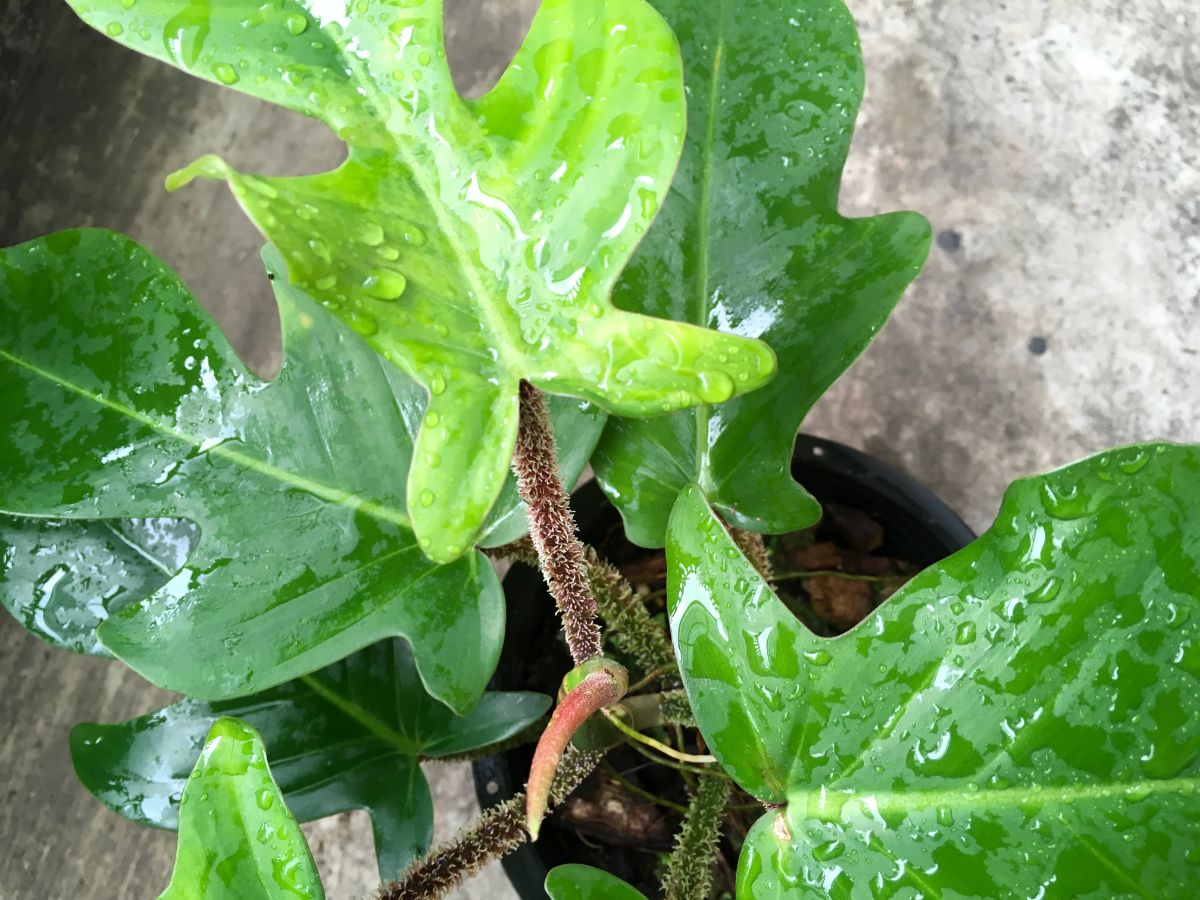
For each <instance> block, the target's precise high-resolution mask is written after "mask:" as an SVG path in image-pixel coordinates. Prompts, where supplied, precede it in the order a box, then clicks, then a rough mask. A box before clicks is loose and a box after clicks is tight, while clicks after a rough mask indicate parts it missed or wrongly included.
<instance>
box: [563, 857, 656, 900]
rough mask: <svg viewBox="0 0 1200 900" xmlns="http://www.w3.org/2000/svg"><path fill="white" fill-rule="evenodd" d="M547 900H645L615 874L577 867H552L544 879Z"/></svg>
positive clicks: (638, 892)
mask: <svg viewBox="0 0 1200 900" xmlns="http://www.w3.org/2000/svg"><path fill="white" fill-rule="evenodd" d="M546 893H547V894H549V895H550V900H646V895H645V894H643V893H642V892H641V891H639V890H637V889H636V888H634V887H631V886H630V885H628V884H626V883H625V882H624V881H622V880H621V879H620V878H617V877H616V876H615V875H609V874H608V873H607V872H605V871H603V870H601V869H594V868H592V867H591V866H582V865H578V864H572V865H566V866H555V867H554V868H553V869H551V870H550V873H549V874H548V875H547V876H546Z"/></svg>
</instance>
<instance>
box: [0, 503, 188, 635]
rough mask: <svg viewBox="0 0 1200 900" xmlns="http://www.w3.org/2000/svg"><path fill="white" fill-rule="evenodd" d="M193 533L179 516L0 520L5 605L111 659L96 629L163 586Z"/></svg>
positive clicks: (34, 627)
mask: <svg viewBox="0 0 1200 900" xmlns="http://www.w3.org/2000/svg"><path fill="white" fill-rule="evenodd" d="M196 536H197V535H196V530H195V527H194V526H193V525H192V524H191V523H190V522H187V521H182V520H179V519H105V520H100V521H80V520H71V519H30V518H20V517H17V516H4V515H0V603H2V604H3V605H4V606H5V607H6V608H7V609H8V611H9V612H11V613H12V614H13V615H14V616H16V618H17V620H18V621H19V622H21V623H22V624H23V625H24V626H25V627H26V628H27V629H29V630H30V631H31V632H33V633H34V634H36V635H37V636H38V637H40V638H42V639H43V640H45V641H47V642H49V643H51V644H53V645H54V646H56V647H62V648H64V649H67V650H73V651H75V652H76V653H90V654H93V655H96V656H104V655H107V652H106V651H105V650H104V647H103V646H102V645H101V644H100V641H99V640H98V639H97V638H96V627H97V626H98V625H99V624H100V623H101V622H103V621H104V620H105V619H107V618H108V616H109V615H110V614H111V613H115V612H117V611H118V610H120V609H124V608H125V607H126V606H128V605H129V604H130V603H133V602H135V601H137V600H141V599H143V598H144V597H147V596H149V595H150V594H152V593H154V592H155V591H156V590H158V589H159V588H160V587H162V586H163V585H164V584H166V583H167V581H168V580H169V579H170V577H171V576H172V575H174V574H175V573H176V572H178V571H179V570H180V569H181V568H183V564H184V562H185V561H186V560H187V556H188V553H189V552H191V546H192V543H193V542H194V540H195V538H196Z"/></svg>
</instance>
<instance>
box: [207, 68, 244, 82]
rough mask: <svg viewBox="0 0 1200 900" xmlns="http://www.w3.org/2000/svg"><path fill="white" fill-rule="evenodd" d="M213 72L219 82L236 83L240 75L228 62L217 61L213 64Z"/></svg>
mask: <svg viewBox="0 0 1200 900" xmlns="http://www.w3.org/2000/svg"><path fill="white" fill-rule="evenodd" d="M213 74H214V75H216V76H217V81H219V82H221V84H237V82H238V79H239V78H240V77H241V76H239V75H238V73H237V69H235V68H234V67H233V66H231V65H229V63H217V64H216V65H215V66H213Z"/></svg>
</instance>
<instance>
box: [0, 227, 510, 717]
mask: <svg viewBox="0 0 1200 900" xmlns="http://www.w3.org/2000/svg"><path fill="white" fill-rule="evenodd" d="M278 299H279V304H280V315H281V318H282V322H283V332H284V340H285V344H286V346H285V350H286V360H285V363H284V366H283V368H282V370H281V372H280V374H279V376H278V377H277V378H276V379H275V380H274V381H272V382H270V383H264V382H262V381H260V380H258V379H257V378H255V377H254V376H252V375H251V374H250V373H249V372H247V371H246V369H245V367H244V366H243V365H242V364H241V362H240V361H239V360H238V359H237V358H236V356H235V355H234V353H233V351H232V349H230V347H229V345H228V343H227V342H226V341H225V339H224V337H223V336H222V335H221V334H220V332H219V330H218V329H217V328H216V326H215V325H214V324H213V322H212V321H211V320H210V319H209V318H208V316H207V315H206V314H205V313H204V312H203V311H202V310H201V309H200V307H199V306H198V305H197V304H196V303H195V301H194V300H193V299H192V298H191V297H190V296H189V295H188V293H187V291H186V289H185V288H184V287H183V285H182V284H180V282H179V281H178V279H177V278H176V277H175V276H174V275H173V274H172V273H170V272H169V271H168V270H167V269H165V268H164V267H163V266H162V265H161V264H160V263H159V262H158V261H156V260H155V259H153V258H152V257H151V256H150V255H149V254H147V253H146V252H145V251H144V250H142V249H141V248H140V247H138V246H137V245H136V244H134V243H133V242H132V241H130V240H128V239H127V238H123V237H120V236H119V235H114V234H112V233H110V232H101V231H87V230H85V231H69V232H62V233H60V234H57V235H52V236H50V237H48V238H44V239H41V240H38V241H32V242H30V243H28V244H23V245H20V246H18V247H14V248H10V249H8V250H4V251H0V315H3V317H4V320H5V323H6V325H5V328H4V330H3V332H2V333H0V395H3V396H4V398H5V404H4V407H3V410H2V411H0V460H3V462H4V464H3V467H2V468H0V512H5V513H9V514H24V515H36V516H44V517H48V518H59V519H61V518H69V519H125V518H130V517H149V518H162V517H170V518H178V519H187V520H189V521H190V522H192V523H194V525H195V526H196V527H197V528H198V530H199V533H200V537H199V539H198V541H197V543H196V544H195V547H194V548H193V549H192V552H191V554H190V556H189V557H188V560H187V564H186V566H184V567H183V568H182V569H181V570H180V571H179V572H178V573H177V574H172V575H171V577H170V578H169V579H167V580H166V581H165V583H163V584H162V586H161V587H160V588H158V590H156V591H155V592H154V593H153V594H151V595H150V596H148V597H146V598H144V599H141V600H139V601H138V602H136V603H132V604H130V605H127V606H125V607H124V608H123V609H121V610H120V611H119V612H117V613H116V615H114V616H112V617H111V618H109V619H108V620H107V621H105V622H103V624H101V625H100V627H99V630H98V634H99V638H100V641H101V642H102V643H103V644H104V646H105V647H106V648H107V649H108V650H109V651H111V652H112V653H113V655H115V656H117V657H118V658H120V659H122V660H124V661H125V662H126V663H128V664H129V665H130V666H132V667H133V668H134V669H136V670H137V671H138V672H140V673H142V674H143V675H145V676H146V677H147V678H149V679H150V680H151V681H153V682H155V683H156V684H160V685H162V686H163V687H166V688H169V689H172V690H177V691H180V692H182V693H186V694H190V695H192V696H197V697H204V698H208V699H213V698H225V697H231V696H240V695H245V694H250V693H255V692H257V691H261V690H263V689H265V688H267V687H270V686H272V685H275V684H279V683H281V682H284V681H288V680H290V679H292V678H295V677H297V676H299V675H302V674H305V673H307V672H311V671H313V670H315V669H318V668H321V667H322V666H325V665H328V664H329V663H331V662H334V661H335V660H338V659H341V658H343V657H345V656H347V655H348V654H350V653H352V652H354V651H355V650H358V649H360V648H362V647H364V646H367V645H368V644H372V643H375V642H376V641H378V640H380V639H381V638H384V637H388V636H403V637H406V638H407V639H408V640H409V641H410V642H411V643H412V644H413V648H414V652H415V655H416V660H417V666H418V668H419V669H420V671H421V675H422V678H423V679H424V681H425V684H426V685H427V686H428V688H429V690H430V693H432V694H433V695H434V696H435V697H437V698H438V699H440V700H442V701H444V702H445V703H447V704H449V705H450V706H451V707H452V708H453V709H455V710H458V711H459V712H465V711H467V710H469V709H470V708H471V706H472V705H473V704H474V703H475V701H476V700H477V699H478V697H479V696H480V694H482V692H483V689H484V687H485V685H486V684H487V681H488V678H490V676H491V674H492V671H493V669H494V668H495V664H496V660H497V658H498V656H499V652H500V646H501V642H502V639H503V631H504V612H503V597H502V594H501V592H500V588H499V585H498V583H497V580H496V577H495V575H494V573H493V571H492V568H491V566H490V565H489V563H488V562H487V560H486V559H484V558H483V557H482V556H481V555H479V554H472V555H471V556H469V557H466V558H464V559H461V560H459V561H458V562H456V563H455V564H454V565H451V566H442V567H438V566H434V565H431V564H430V563H429V562H428V561H426V560H425V558H424V557H423V556H422V554H421V552H420V550H419V548H418V547H417V543H416V540H415V538H414V537H413V535H412V532H411V531H410V530H409V529H408V527H407V525H406V523H407V517H406V515H405V513H404V508H403V503H402V502H401V499H402V498H401V497H400V496H399V495H398V492H399V491H401V490H402V488H400V487H399V486H398V485H397V484H396V481H395V479H394V477H393V475H394V471H395V468H396V467H402V466H403V464H404V460H406V459H407V458H408V457H409V456H410V455H411V452H412V444H411V438H410V432H409V431H408V430H406V423H408V422H410V421H411V420H410V419H408V418H406V412H407V410H406V408H405V406H404V404H403V403H402V402H401V400H400V399H399V398H402V397H404V396H405V392H407V391H410V390H411V384H410V383H409V382H408V381H407V380H406V379H405V378H404V376H403V375H402V374H401V373H400V372H399V371H398V370H396V369H395V368H394V367H392V366H389V365H387V364H386V363H384V362H383V361H382V360H381V359H380V358H379V356H378V355H377V354H376V353H375V352H374V351H372V350H371V349H370V348H369V347H367V346H366V345H365V344H364V343H362V342H361V341H360V340H359V339H358V338H357V337H356V336H355V335H354V334H352V333H351V332H350V331H349V329H347V328H346V327H345V326H344V325H342V324H341V323H340V322H338V321H337V320H336V319H334V318H333V317H331V316H329V315H327V314H326V313H325V312H324V311H323V310H321V308H320V307H317V306H314V305H312V304H311V303H310V302H308V301H307V300H305V299H304V298H303V297H302V296H301V295H299V294H296V293H291V294H281V295H280V296H279V298H278ZM73 552H74V550H73V548H71V547H58V546H57V545H56V549H55V550H54V552H52V553H51V554H50V556H49V557H47V558H45V559H44V560H42V562H43V563H44V564H45V565H46V567H47V569H46V570H47V571H49V570H52V569H53V568H54V567H55V566H58V565H61V564H62V561H63V559H64V558H66V559H70V558H71V554H72V553H73ZM55 554H61V555H59V556H56V555H55ZM31 565H33V564H30V565H27V566H26V569H27V571H30V574H32V570H31V569H30V566H31ZM6 567H7V563H6ZM118 574H119V573H118ZM163 574H165V573H163ZM114 577H116V575H114ZM156 577H159V578H161V577H162V575H158V576H156ZM118 580H119V579H118ZM34 583H35V584H36V583H37V579H36V577H35V579H34ZM6 593H9V592H8V591H7V590H6ZM80 599H82V598H80ZM35 605H36V598H35ZM93 611H94V607H93Z"/></svg>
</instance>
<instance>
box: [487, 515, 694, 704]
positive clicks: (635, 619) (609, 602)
mask: <svg viewBox="0 0 1200 900" xmlns="http://www.w3.org/2000/svg"><path fill="white" fill-rule="evenodd" d="M485 552H486V553H488V555H490V556H492V557H495V558H498V559H508V560H511V561H512V562H520V563H525V564H526V565H530V566H534V567H538V566H539V557H538V553H537V551H536V550H534V548H533V544H532V542H531V541H530V540H529V539H528V538H522V539H521V540H519V541H513V542H512V543H510V544H504V545H503V546H500V547H494V548H492V549H490V550H487V551H485ZM584 565H585V566H586V568H587V579H588V584H589V585H590V586H591V589H592V596H593V597H594V598H595V600H596V606H597V610H598V612H599V614H600V618H602V619H603V620H604V622H605V624H606V625H608V633H607V637H608V638H609V639H610V640H611V641H612V643H613V645H614V646H615V647H616V648H617V649H618V650H621V651H623V652H625V653H628V654H629V655H630V656H631V657H633V658H634V659H635V660H637V663H638V665H640V666H641V667H642V669H643V670H644V671H646V672H651V673H655V672H656V673H658V677H665V676H667V675H674V674H675V673H676V672H678V663H676V661H675V651H674V650H673V649H671V641H670V639H669V638H668V637H667V633H666V632H665V631H664V630H663V629H662V628H660V627H659V625H658V623H657V622H655V621H654V619H653V618H651V616H650V612H649V610H647V609H646V606H645V604H644V603H643V602H642V598H641V597H639V596H637V595H636V594H635V593H634V592H633V588H632V587H631V586H630V584H629V582H628V581H627V580H626V579H625V578H624V576H622V575H621V572H620V570H618V569H617V567H616V566H614V565H612V564H611V563H609V562H607V561H606V560H604V559H603V558H602V557H601V556H600V554H599V553H597V552H596V549H595V548H594V547H588V546H586V545H585V546H584ZM639 686H640V685H639Z"/></svg>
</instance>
